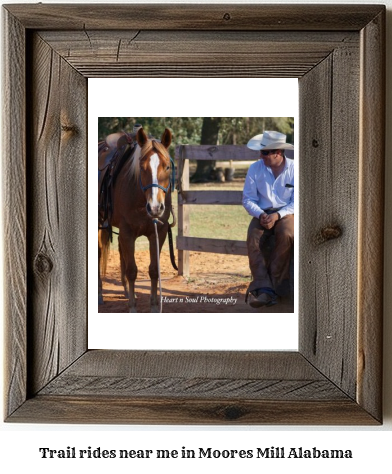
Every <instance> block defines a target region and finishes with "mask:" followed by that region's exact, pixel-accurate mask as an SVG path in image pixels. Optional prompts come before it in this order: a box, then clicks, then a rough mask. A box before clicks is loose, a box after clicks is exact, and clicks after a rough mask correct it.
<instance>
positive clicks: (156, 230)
mask: <svg viewBox="0 0 392 474" xmlns="http://www.w3.org/2000/svg"><path fill="white" fill-rule="evenodd" d="M152 221H153V223H154V229H155V240H156V243H157V261H158V279H159V312H160V313H162V281H161V265H160V262H159V237H158V225H157V224H158V222H159V223H160V224H162V222H161V221H159V220H158V219H153V220H152Z"/></svg>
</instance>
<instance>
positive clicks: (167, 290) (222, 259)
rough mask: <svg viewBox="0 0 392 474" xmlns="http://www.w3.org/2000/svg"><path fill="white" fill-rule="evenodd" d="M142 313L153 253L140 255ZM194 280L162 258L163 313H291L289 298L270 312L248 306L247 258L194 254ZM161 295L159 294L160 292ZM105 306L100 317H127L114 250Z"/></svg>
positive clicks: (145, 309)
mask: <svg viewBox="0 0 392 474" xmlns="http://www.w3.org/2000/svg"><path fill="white" fill-rule="evenodd" d="M136 262H137V266H138V278H137V281H136V295H137V309H138V312H141V313H145V312H149V311H150V297H149V293H150V278H149V275H148V265H149V252H148V251H147V250H140V251H138V252H137V254H136ZM190 271H191V276H190V277H188V278H185V277H182V276H179V275H178V273H177V271H176V270H174V268H173V267H172V265H171V262H170V257H169V252H168V251H166V252H165V251H162V254H161V281H162V297H163V300H162V312H163V313H218V312H219V313H252V312H253V313H291V312H293V304H292V302H291V301H290V299H289V298H279V303H278V304H277V305H275V306H272V307H270V308H265V307H264V308H259V309H253V308H251V307H250V306H249V305H247V304H245V293H246V289H247V287H248V285H249V282H250V271H249V267H248V259H247V257H243V256H236V255H221V254H214V253H204V252H203V253H200V252H191V254H190ZM158 291H159V290H158ZM103 297H104V300H105V304H104V305H101V306H99V312H100V313H126V312H128V307H127V300H126V298H125V296H124V291H123V286H122V284H121V274H120V264H119V254H118V252H117V251H114V250H111V251H110V254H109V260H108V266H107V272H106V276H105V278H104V279H103Z"/></svg>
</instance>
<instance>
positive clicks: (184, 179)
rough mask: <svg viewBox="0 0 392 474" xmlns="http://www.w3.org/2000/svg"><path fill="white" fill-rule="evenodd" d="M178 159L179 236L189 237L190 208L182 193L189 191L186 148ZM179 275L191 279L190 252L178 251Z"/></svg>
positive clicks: (181, 150) (183, 147)
mask: <svg viewBox="0 0 392 474" xmlns="http://www.w3.org/2000/svg"><path fill="white" fill-rule="evenodd" d="M179 151H180V153H179V159H178V169H179V176H178V195H179V199H178V236H179V237H184V236H189V206H187V205H186V204H184V202H183V199H182V196H181V192H182V191H189V160H187V159H186V158H185V146H184V145H181V146H180V150H179ZM178 274H179V275H182V276H185V277H189V275H190V269H189V250H178Z"/></svg>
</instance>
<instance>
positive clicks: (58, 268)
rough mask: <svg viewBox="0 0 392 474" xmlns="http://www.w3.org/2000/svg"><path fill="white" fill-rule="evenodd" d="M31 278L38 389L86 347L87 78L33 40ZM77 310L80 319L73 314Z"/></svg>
mask: <svg viewBox="0 0 392 474" xmlns="http://www.w3.org/2000/svg"><path fill="white" fill-rule="evenodd" d="M31 40H32V45H33V46H32V56H33V59H34V60H33V62H32V74H31V89H30V93H31V117H30V118H31V129H32V130H31V156H30V160H29V165H28V170H29V178H30V179H29V183H30V186H29V204H28V216H29V232H30V238H31V239H30V244H29V255H30V261H29V276H30V291H31V294H30V301H31V316H30V321H31V323H30V324H31V331H30V339H29V344H30V346H31V355H32V357H33V360H34V363H33V364H31V366H30V373H29V381H30V384H29V388H30V391H31V393H33V394H34V393H36V392H37V391H38V390H39V389H40V388H42V387H43V386H44V385H46V384H47V383H48V382H49V381H50V380H52V379H53V377H55V376H56V375H58V374H59V373H60V372H61V371H62V370H64V369H65V368H66V367H68V365H69V364H70V363H72V362H73V361H74V360H75V358H77V357H79V356H80V355H81V354H82V353H84V352H85V351H86V349H87V345H86V339H87V334H86V328H84V329H83V326H81V323H82V324H83V320H86V318H87V302H86V297H85V291H84V290H85V289H86V288H87V262H86V255H87V247H86V235H87V227H86V225H87V215H86V213H87V195H86V194H87V193H86V176H87V175H86V169H87V161H86V122H85V117H86V95H85V93H86V89H85V88H86V79H85V78H84V77H83V76H81V75H80V74H78V73H77V72H76V71H75V70H74V69H73V68H71V67H70V66H69V65H68V64H67V63H66V62H65V61H64V60H63V59H62V58H61V57H60V56H58V55H57V53H55V52H54V51H53V50H52V49H51V48H50V47H49V46H48V45H47V44H46V43H44V42H43V41H42V40H41V39H40V38H39V37H38V36H37V35H33V36H32V38H31ZM76 315H77V318H78V319H79V321H78V320H76V319H75V316H76Z"/></svg>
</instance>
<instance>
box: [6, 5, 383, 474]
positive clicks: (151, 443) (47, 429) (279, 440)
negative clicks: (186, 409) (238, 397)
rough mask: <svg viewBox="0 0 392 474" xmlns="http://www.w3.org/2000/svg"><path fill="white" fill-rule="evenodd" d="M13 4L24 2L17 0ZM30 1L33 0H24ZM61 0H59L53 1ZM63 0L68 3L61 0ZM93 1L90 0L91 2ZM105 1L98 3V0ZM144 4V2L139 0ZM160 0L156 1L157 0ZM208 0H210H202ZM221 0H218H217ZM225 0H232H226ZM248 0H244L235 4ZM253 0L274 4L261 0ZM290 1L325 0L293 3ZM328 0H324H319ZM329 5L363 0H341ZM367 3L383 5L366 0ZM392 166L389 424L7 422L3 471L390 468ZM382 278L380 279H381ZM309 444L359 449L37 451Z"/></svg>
mask: <svg viewBox="0 0 392 474" xmlns="http://www.w3.org/2000/svg"><path fill="white" fill-rule="evenodd" d="M13 3H23V2H17V1H16V0H14V1H13ZM24 3H27V2H24ZM47 3H55V2H47ZM58 3H61V2H58ZM85 3H87V1H86V2H85ZM97 3H98V2H97ZM135 3H137V2H135ZM155 3H157V0H155ZM199 3H203V2H199ZM217 3H218V2H217ZM225 3H230V1H229V0H227V1H226V2H225ZM236 3H241V2H236ZM247 3H260V4H262V3H271V2H270V0H267V1H266V2H262V1H258V2H251V1H248V2H247ZM284 3H318V2H314V1H313V2H306V1H305V0H303V1H302V2H293V1H290V0H285V2H284ZM319 3H321V2H319ZM324 3H339V4H343V3H361V2H359V1H357V2H355V1H354V2H350V1H338V0H334V1H332V2H324ZM366 3H374V4H376V3H380V2H378V1H371V0H367V1H366ZM383 3H384V4H386V5H387V7H388V16H387V55H388V56H387V143H386V145H387V157H389V156H390V155H391V153H392V134H391V125H392V123H391V112H392V97H391V90H392V83H391V72H392V63H391V57H390V54H391V49H390V45H391V44H392V36H391V27H392V16H391V10H392V0H385V1H384V2H383ZM391 193H392V169H391V165H390V161H389V160H387V164H386V210H385V217H386V219H385V222H386V229H385V237H386V239H385V240H386V243H387V244H386V255H385V280H384V286H385V301H384V302H385V324H384V385H385V387H384V425H383V426H382V427H370V428H366V427H336V426H333V427H301V426H297V427H290V426H280V427H279V426H275V427H263V426H256V427H225V426H223V427H203V426H201V427H192V426H179V427H172V426H163V427H154V426H95V425H94V426H89V425H67V426H65V425H54V426H52V425H29V424H22V425H13V424H1V425H0V430H1V431H0V450H1V451H0V463H1V468H2V470H3V471H4V472H7V471H6V469H7V470H11V469H12V470H13V471H15V472H25V471H27V470H28V471H29V472H39V473H46V472H48V473H49V472H50V473H52V472H53V471H54V470H55V471H56V472H58V473H62V472H64V473H65V472H67V474H68V472H69V471H70V470H72V472H75V473H78V472H89V471H94V472H95V473H106V472H107V471H108V470H112V469H113V471H115V472H118V473H121V474H122V473H130V472H150V471H151V472H152V471H156V472H158V471H159V472H169V471H170V472H171V473H177V472H178V473H181V474H183V472H184V471H185V470H186V472H188V473H196V472H197V473H199V472H200V471H202V472H211V473H212V472H220V471H221V470H225V472H228V473H237V472H238V471H239V470H240V469H241V470H243V471H244V472H248V473H261V472H263V471H267V470H268V471H271V470H272V469H279V470H280V469H285V470H287V471H290V472H300V473H314V472H318V473H330V472H331V471H332V470H334V471H336V472H357V473H368V472H373V471H378V472H390V466H391V461H390V449H391V445H392V434H391V430H392V322H391V308H392V292H391V291H390V289H391V284H392V255H391V249H392V248H391V246H390V242H391V240H392V208H391V202H392V195H391ZM380 284H381V282H380ZM301 445H302V446H303V447H305V448H312V447H313V446H318V447H319V448H321V449H325V448H327V449H352V450H353V453H354V459H353V460H341V461H337V460H329V461H328V460H306V459H302V460H301V459H297V460H295V459H294V460H289V459H284V460H257V459H250V460H246V459H243V460H237V461H232V460H224V459H218V460H205V459H204V460H203V459H200V460H199V459H197V460H183V459H172V460H166V461H164V460H156V459H151V460H140V461H135V460H119V459H115V460H111V459H106V460H105V459H103V460H93V459H89V460H80V459H78V460H59V459H54V460H45V459H40V455H39V452H38V449H39V448H40V447H50V448H52V449H62V448H63V449H64V448H66V447H67V446H75V447H77V448H78V449H85V448H86V447H87V446H91V447H92V448H96V447H98V446H100V447H101V448H103V449H178V450H180V449H181V448H182V446H185V447H186V448H188V449H198V448H199V447H204V448H206V447H212V448H214V449H256V448H257V447H268V446H285V447H286V448H290V447H292V446H301Z"/></svg>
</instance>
